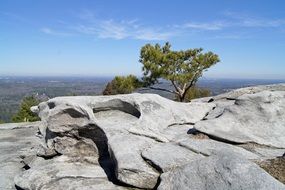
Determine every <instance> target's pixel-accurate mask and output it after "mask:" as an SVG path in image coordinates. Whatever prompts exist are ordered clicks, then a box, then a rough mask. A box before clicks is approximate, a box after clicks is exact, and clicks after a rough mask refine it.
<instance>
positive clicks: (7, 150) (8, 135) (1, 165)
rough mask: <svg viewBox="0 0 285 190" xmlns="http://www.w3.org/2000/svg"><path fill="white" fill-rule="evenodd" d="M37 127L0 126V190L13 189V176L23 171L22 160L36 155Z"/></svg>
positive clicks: (34, 125)
mask: <svg viewBox="0 0 285 190" xmlns="http://www.w3.org/2000/svg"><path fill="white" fill-rule="evenodd" d="M37 125H39V122H35V123H13V124H1V125H0V189H15V185H14V182H13V179H14V176H15V175H16V174H18V173H20V172H22V171H23V170H25V169H24V167H25V163H24V162H23V159H25V158H27V157H30V156H33V155H36V150H37V149H36V147H37V146H38V144H39V140H38V138H37V137H36V136H35V134H36V132H37Z"/></svg>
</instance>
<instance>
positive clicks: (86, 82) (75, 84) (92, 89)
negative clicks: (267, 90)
mask: <svg viewBox="0 0 285 190" xmlns="http://www.w3.org/2000/svg"><path fill="white" fill-rule="evenodd" d="M110 80H112V77H0V120H3V121H5V122H11V116H12V115H14V114H15V113H16V112H17V111H18V107H19V104H20V102H21V100H22V99H23V97H25V96H31V95H36V96H37V97H38V98H39V99H41V100H46V99H48V98H53V97H57V96H74V95H78V96H84V95H90V96H93V95H101V94H102V91H103V89H104V88H105V86H106V84H107V83H108V82H109V81H110ZM282 82H285V80H268V79H267V80H265V79H263V80H261V79H259V80H258V79H255V80H254V79H208V78H202V79H200V80H199V82H198V86H199V87H202V88H207V89H210V91H211V93H212V95H217V94H221V93H224V92H227V91H229V90H232V89H237V88H241V87H248V86H255V85H262V84H276V83H282ZM158 86H164V87H165V88H171V86H170V84H169V83H167V82H162V83H161V84H159V85H158ZM137 91H139V92H140V93H157V94H160V95H161V96H164V97H167V98H169V99H173V95H172V94H169V93H167V92H161V91H156V90H145V89H144V90H141V89H139V90H137Z"/></svg>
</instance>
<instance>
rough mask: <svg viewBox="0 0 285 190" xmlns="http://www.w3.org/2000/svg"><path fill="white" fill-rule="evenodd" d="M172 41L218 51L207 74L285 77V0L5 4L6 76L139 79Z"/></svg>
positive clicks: (1, 64)
mask: <svg viewBox="0 0 285 190" xmlns="http://www.w3.org/2000/svg"><path fill="white" fill-rule="evenodd" d="M167 41H169V42H170V43H171V44H172V49H173V50H186V49H190V48H200V47H201V48H203V49H204V51H205V52H207V51H212V52H214V53H216V54H218V55H219V57H220V59H221V62H219V63H218V64H216V65H215V66H214V67H211V68H210V69H209V70H208V71H207V72H206V73H205V74H204V77H206V78H207V77H208V78H247V79H250V78H252V79H285V1H284V0H271V1H270V0H199V1H197V0H175V1H174V0H143V1H142V0H141V1H135V0H120V1H118V0H113V1H111V0H100V1H99V0H48V1H40V0H39V1H35V0H25V1H23V0H1V1H0V76H96V77H98V76H114V75H127V74H135V75H138V76H140V75H141V73H142V72H141V63H139V53H140V48H141V47H142V46H143V45H145V44H147V43H151V44H155V43H159V44H164V43H165V42H167Z"/></svg>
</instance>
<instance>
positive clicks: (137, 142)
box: [109, 134, 159, 189]
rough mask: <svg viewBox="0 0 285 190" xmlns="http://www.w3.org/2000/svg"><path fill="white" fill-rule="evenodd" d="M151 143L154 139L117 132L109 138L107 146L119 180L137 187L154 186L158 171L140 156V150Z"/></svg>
mask: <svg viewBox="0 0 285 190" xmlns="http://www.w3.org/2000/svg"><path fill="white" fill-rule="evenodd" d="M152 144H155V141H153V140H152V139H150V138H146V137H143V136H136V135H124V134H117V135H115V136H112V137H111V138H110V140H109V146H110V149H111V150H112V154H111V155H112V157H113V160H115V162H116V163H115V165H116V176H117V178H118V180H119V181H121V182H124V183H126V184H129V185H132V186H134V187H139V188H148V189H152V188H154V187H155V185H156V183H157V180H158V178H159V172H158V171H156V170H155V168H153V167H152V166H151V165H149V164H148V163H147V162H146V161H145V160H144V159H143V158H142V157H141V152H142V151H143V150H144V149H146V148H148V147H150V146H151V145H152Z"/></svg>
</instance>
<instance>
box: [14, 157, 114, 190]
mask: <svg viewBox="0 0 285 190" xmlns="http://www.w3.org/2000/svg"><path fill="white" fill-rule="evenodd" d="M14 181H15V184H16V185H17V186H18V187H20V188H22V189H65V188H64V187H66V188H67V189H80V188H83V189H84V188H85V189H86V188H88V187H89V188H91V187H97V188H98V189H105V187H106V189H111V187H112V188H113V189H116V186H115V185H114V184H112V182H110V181H108V179H107V176H106V173H105V172H104V170H103V169H102V168H101V167H100V166H99V165H94V164H86V163H80V162H73V163H69V162H66V161H65V160H64V159H62V158H61V157H57V158H56V159H53V160H46V161H41V162H39V163H38V164H36V165H34V166H33V167H32V168H31V169H29V170H26V171H24V172H22V173H21V174H19V175H17V176H16V177H15V179H14ZM84 183H85V184H86V185H83V184H84ZM58 185H60V186H58ZM81 185H83V186H81Z"/></svg>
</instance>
